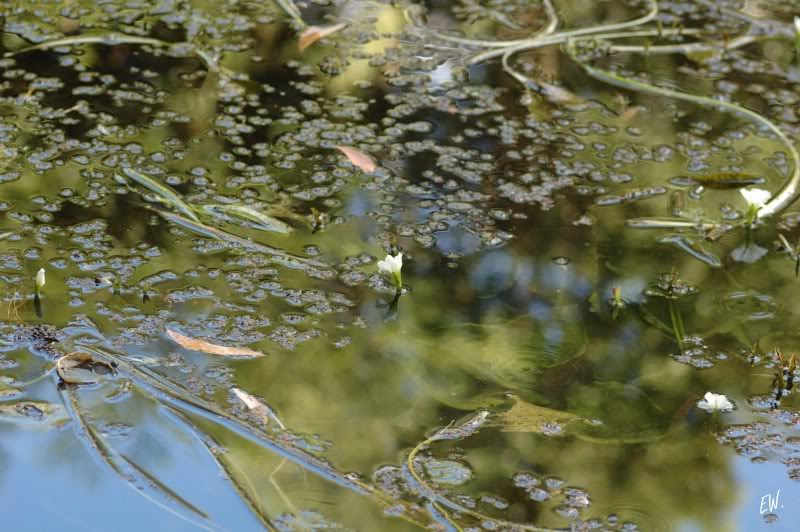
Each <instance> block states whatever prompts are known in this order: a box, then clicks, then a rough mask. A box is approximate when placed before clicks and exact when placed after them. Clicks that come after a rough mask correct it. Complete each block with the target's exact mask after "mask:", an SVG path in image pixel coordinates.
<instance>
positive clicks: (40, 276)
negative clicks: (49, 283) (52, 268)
mask: <svg viewBox="0 0 800 532" xmlns="http://www.w3.org/2000/svg"><path fill="white" fill-rule="evenodd" d="M45 282H46V279H45V277H44V268H39V271H38V272H37V273H36V292H37V293H39V291H40V290H41V289H42V288H43V287H44V283H45Z"/></svg>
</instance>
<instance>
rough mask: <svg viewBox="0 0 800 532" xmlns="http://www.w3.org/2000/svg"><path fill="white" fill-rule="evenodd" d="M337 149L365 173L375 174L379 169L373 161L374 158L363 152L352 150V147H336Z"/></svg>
mask: <svg viewBox="0 0 800 532" xmlns="http://www.w3.org/2000/svg"><path fill="white" fill-rule="evenodd" d="M336 149H337V150H339V151H340V152H342V153H343V154H344V155H345V157H347V158H348V159H349V160H350V162H351V163H353V166H356V167H357V168H359V169H360V170H363V171H364V172H374V171H375V169H376V168H377V167H378V165H377V164H375V161H373V160H372V157H370V156H369V155H367V154H366V153H364V152H363V151H360V150H357V149H355V148H351V147H350V146H336Z"/></svg>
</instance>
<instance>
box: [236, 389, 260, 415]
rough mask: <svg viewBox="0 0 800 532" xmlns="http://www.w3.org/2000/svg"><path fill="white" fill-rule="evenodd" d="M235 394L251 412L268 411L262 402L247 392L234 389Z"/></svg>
mask: <svg viewBox="0 0 800 532" xmlns="http://www.w3.org/2000/svg"><path fill="white" fill-rule="evenodd" d="M233 393H234V394H236V397H238V398H239V400H240V401H241V402H243V403H244V406H246V407H247V408H248V409H249V410H266V408H265V407H264V405H263V404H262V403H261V401H259V400H258V399H256V398H255V397H253V396H252V395H250V394H249V393H247V392H246V391H244V390H240V389H239V388H234V389H233Z"/></svg>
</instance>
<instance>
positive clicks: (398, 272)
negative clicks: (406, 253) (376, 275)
mask: <svg viewBox="0 0 800 532" xmlns="http://www.w3.org/2000/svg"><path fill="white" fill-rule="evenodd" d="M402 270H403V254H402V253H398V254H397V255H395V256H392V255H386V258H384V259H383V260H380V261H378V271H379V272H382V273H385V274H387V275H389V276H391V279H392V282H393V283H394V286H395V288H396V289H397V291H398V292H399V291H400V290H402V289H403V274H402Z"/></svg>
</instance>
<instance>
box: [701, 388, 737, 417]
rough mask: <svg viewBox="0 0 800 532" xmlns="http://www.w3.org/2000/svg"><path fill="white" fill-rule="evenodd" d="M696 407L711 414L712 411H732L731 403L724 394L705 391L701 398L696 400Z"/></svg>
mask: <svg viewBox="0 0 800 532" xmlns="http://www.w3.org/2000/svg"><path fill="white" fill-rule="evenodd" d="M697 407H698V408H702V409H703V410H705V411H707V412H709V413H712V414H713V413H714V412H730V411H732V410H733V403H731V402H730V401H729V400H728V398H727V397H725V396H724V395H719V394H715V393H713V392H706V394H705V395H704V396H703V399H702V400H700V401H698V402H697Z"/></svg>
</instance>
